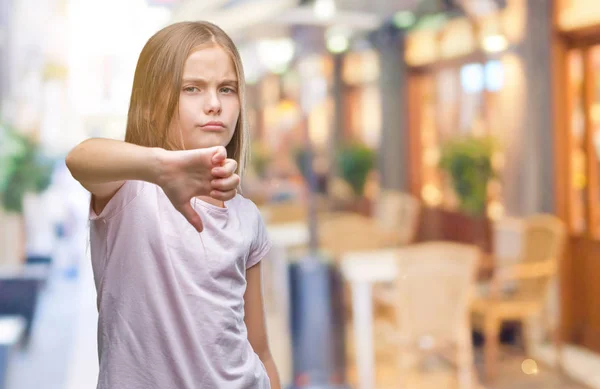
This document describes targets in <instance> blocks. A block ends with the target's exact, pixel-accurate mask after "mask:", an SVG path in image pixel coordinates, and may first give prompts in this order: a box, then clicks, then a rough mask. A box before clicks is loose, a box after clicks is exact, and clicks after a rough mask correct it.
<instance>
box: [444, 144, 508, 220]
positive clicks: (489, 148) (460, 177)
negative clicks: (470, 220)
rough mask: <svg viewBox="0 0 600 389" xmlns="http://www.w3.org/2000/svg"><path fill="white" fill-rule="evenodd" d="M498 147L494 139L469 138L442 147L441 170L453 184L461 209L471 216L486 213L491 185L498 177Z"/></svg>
mask: <svg viewBox="0 0 600 389" xmlns="http://www.w3.org/2000/svg"><path fill="white" fill-rule="evenodd" d="M496 147H497V144H496V142H495V140H494V139H493V138H491V137H475V136H467V137H461V138H458V139H454V140H451V141H449V142H447V143H445V144H444V145H443V146H442V154H441V158H440V168H441V169H443V170H444V171H445V172H446V173H447V174H448V176H449V177H450V179H451V181H452V186H453V188H454V190H455V192H456V195H457V196H458V199H459V202H460V209H461V210H462V211H463V212H465V213H468V214H470V215H483V214H485V210H486V203H487V188H488V183H489V182H490V180H491V179H492V178H494V177H495V176H496V172H495V171H494V168H493V166H492V156H493V154H494V152H495V150H496Z"/></svg>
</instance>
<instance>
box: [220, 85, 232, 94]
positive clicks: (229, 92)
mask: <svg viewBox="0 0 600 389" xmlns="http://www.w3.org/2000/svg"><path fill="white" fill-rule="evenodd" d="M221 92H222V93H225V94H232V93H235V89H233V88H231V87H228V86H225V87H223V88H221Z"/></svg>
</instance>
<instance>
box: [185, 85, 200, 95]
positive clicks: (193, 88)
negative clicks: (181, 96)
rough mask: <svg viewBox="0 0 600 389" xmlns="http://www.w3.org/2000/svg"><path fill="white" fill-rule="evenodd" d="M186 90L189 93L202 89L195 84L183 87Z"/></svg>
mask: <svg viewBox="0 0 600 389" xmlns="http://www.w3.org/2000/svg"><path fill="white" fill-rule="evenodd" d="M183 91H184V92H189V93H193V92H199V91H200V89H198V88H197V87H195V86H186V87H185V88H183Z"/></svg>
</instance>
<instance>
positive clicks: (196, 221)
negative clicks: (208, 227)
mask: <svg viewBox="0 0 600 389" xmlns="http://www.w3.org/2000/svg"><path fill="white" fill-rule="evenodd" d="M179 212H181V214H182V215H183V216H184V217H185V218H186V219H187V221H188V222H189V223H190V224H191V225H192V226H193V227H194V228H195V229H196V231H198V232H202V230H203V229H204V226H203V225H202V219H201V218H200V215H198V212H196V211H195V210H194V208H192V206H191V204H189V203H186V204H184V205H183V206H182V207H181V209H180V210H179Z"/></svg>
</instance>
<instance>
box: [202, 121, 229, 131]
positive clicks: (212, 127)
mask: <svg viewBox="0 0 600 389" xmlns="http://www.w3.org/2000/svg"><path fill="white" fill-rule="evenodd" d="M200 127H201V128H202V129H203V130H208V131H223V130H224V129H225V124H223V122H208V123H205V124H203V125H201V126H200Z"/></svg>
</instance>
